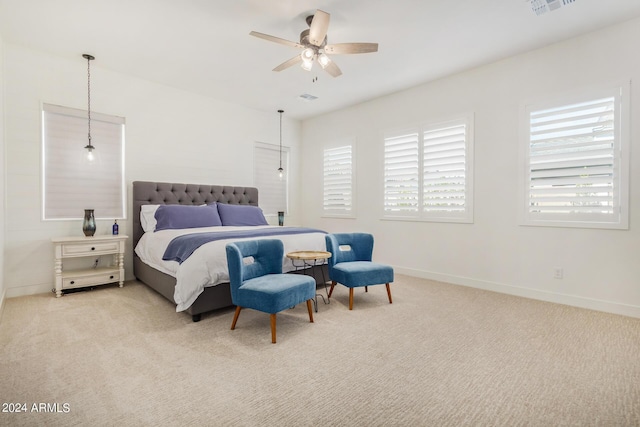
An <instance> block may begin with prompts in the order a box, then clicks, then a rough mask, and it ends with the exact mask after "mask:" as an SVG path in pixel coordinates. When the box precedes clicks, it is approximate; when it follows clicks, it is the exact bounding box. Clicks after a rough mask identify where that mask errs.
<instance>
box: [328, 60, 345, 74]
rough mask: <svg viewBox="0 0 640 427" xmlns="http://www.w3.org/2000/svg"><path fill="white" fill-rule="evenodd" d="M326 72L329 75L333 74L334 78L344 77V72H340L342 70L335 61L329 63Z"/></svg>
mask: <svg viewBox="0 0 640 427" xmlns="http://www.w3.org/2000/svg"><path fill="white" fill-rule="evenodd" d="M324 70H325V71H326V72H327V73H329V74H331V75H332V76H333V77H338V76H340V75H342V70H340V68H339V67H338V66H337V65H336V63H335V62H333V61H331V62H329V63H328V64H327V66H326V67H324Z"/></svg>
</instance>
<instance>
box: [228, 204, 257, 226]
mask: <svg viewBox="0 0 640 427" xmlns="http://www.w3.org/2000/svg"><path fill="white" fill-rule="evenodd" d="M218 213H219V214H220V219H221V220H222V225H237V226H241V225H269V223H268V222H267V220H266V219H265V217H264V214H263V213H262V209H260V208H259V207H257V206H251V205H227V204H224V203H218Z"/></svg>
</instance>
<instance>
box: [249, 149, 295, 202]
mask: <svg viewBox="0 0 640 427" xmlns="http://www.w3.org/2000/svg"><path fill="white" fill-rule="evenodd" d="M279 166H280V149H279V147H278V146H275V145H273V146H272V145H269V144H262V143H256V145H255V147H254V162H253V167H254V185H255V186H256V187H257V188H258V192H259V194H258V202H259V204H260V208H262V211H263V212H264V214H265V215H277V214H278V211H284V212H288V205H287V201H288V192H289V189H288V180H287V177H288V175H289V174H288V172H289V150H288V149H287V148H286V147H283V148H282V168H283V169H284V174H283V176H282V178H280V177H279V175H278V167H279Z"/></svg>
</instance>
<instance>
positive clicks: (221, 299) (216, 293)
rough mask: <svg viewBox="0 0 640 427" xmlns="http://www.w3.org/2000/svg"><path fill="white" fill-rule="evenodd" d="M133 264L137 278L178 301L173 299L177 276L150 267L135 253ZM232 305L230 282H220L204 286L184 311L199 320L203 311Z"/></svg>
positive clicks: (172, 300) (171, 299)
mask: <svg viewBox="0 0 640 427" xmlns="http://www.w3.org/2000/svg"><path fill="white" fill-rule="evenodd" d="M133 265H134V272H135V276H136V279H138V280H139V281H141V282H142V283H144V284H145V285H147V286H149V287H150V288H151V289H153V290H154V291H156V292H158V293H159V294H160V295H162V296H163V297H165V298H166V299H168V300H169V301H171V302H173V303H174V304H175V303H176V302H175V300H174V299H173V294H174V290H175V287H176V279H175V277H172V276H169V275H168V274H165V273H163V272H161V271H158V270H156V269H155V268H152V267H149V266H148V265H147V264H145V263H144V262H142V261H141V260H140V258H138V257H137V256H135V255H134V257H133ZM232 305H233V302H232V301H231V289H230V288H229V283H220V284H219V285H216V286H209V287H206V288H204V291H203V292H202V293H201V294H200V295H199V296H198V299H196V300H195V302H194V303H193V304H191V306H190V307H189V308H188V309H186V310H185V311H184V312H185V313H188V314H190V315H191V319H192V320H193V321H194V322H199V321H200V319H201V318H202V313H206V312H208V311H213V310H218V309H220V308H225V307H230V306H232Z"/></svg>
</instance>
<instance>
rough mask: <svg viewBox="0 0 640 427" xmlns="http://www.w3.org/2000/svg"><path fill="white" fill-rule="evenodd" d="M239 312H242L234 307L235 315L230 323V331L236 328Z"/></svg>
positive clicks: (239, 308) (238, 307) (240, 308)
mask: <svg viewBox="0 0 640 427" xmlns="http://www.w3.org/2000/svg"><path fill="white" fill-rule="evenodd" d="M240 310H242V307H240V306H237V307H236V313H235V314H234V315H233V322H231V330H232V331H233V330H234V329H235V328H236V322H237V321H238V316H240Z"/></svg>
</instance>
